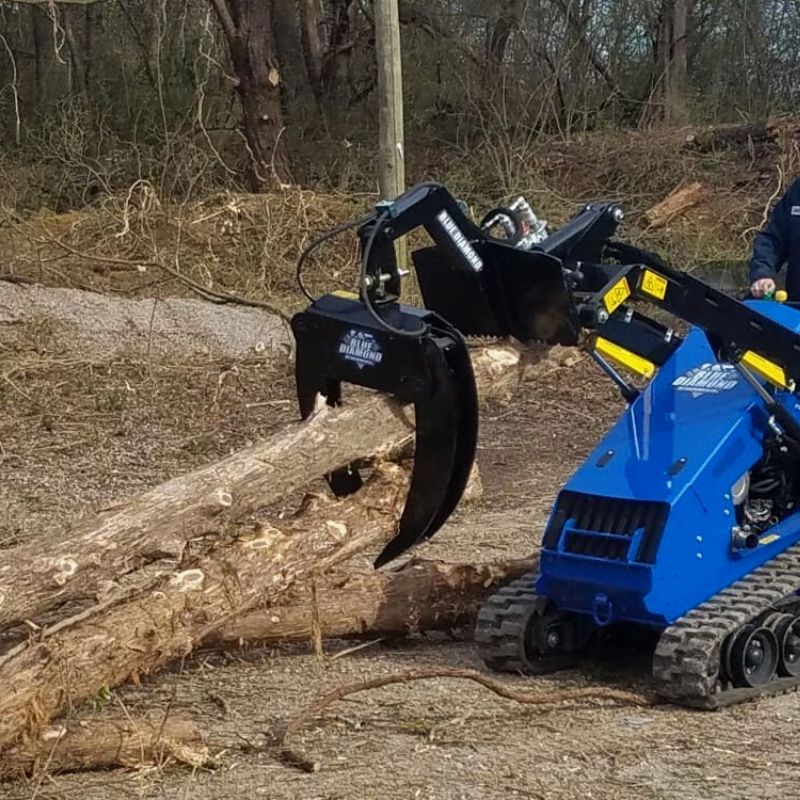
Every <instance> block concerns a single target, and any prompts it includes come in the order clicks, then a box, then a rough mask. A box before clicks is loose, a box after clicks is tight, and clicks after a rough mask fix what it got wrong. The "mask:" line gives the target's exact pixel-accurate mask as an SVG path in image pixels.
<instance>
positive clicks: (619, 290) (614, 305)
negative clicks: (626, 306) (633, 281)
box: [603, 278, 631, 314]
mask: <svg viewBox="0 0 800 800" xmlns="http://www.w3.org/2000/svg"><path fill="white" fill-rule="evenodd" d="M630 296H631V287H630V286H628V279H627V278H620V279H619V280H618V281H617V282H616V283H615V284H614V285H613V286H612V287H611V288H610V289H609V290H608V291H607V292H606V293H605V295H604V296H603V304H604V305H605V307H606V308H607V309H608V313H609V314H613V313H614V312H615V311H616V310H617V309H618V308H619V307H620V306H621V305H622V304H623V303H624V302H625V301H626V300H627V299H628V298H629V297H630Z"/></svg>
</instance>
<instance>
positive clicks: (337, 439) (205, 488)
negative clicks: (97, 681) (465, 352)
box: [0, 345, 522, 630]
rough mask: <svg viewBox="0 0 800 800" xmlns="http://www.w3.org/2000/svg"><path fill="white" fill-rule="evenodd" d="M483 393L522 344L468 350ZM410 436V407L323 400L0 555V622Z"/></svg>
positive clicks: (84, 589)
mask: <svg viewBox="0 0 800 800" xmlns="http://www.w3.org/2000/svg"><path fill="white" fill-rule="evenodd" d="M473 365H474V368H475V372H476V378H477V380H478V384H479V390H480V391H481V394H482V396H483V397H484V398H486V397H498V396H504V395H506V394H507V393H508V392H509V391H510V388H511V387H512V386H513V385H515V384H516V382H517V381H518V380H519V379H520V376H521V372H522V370H521V354H520V350H519V349H517V348H515V347H513V346H511V345H496V346H492V347H486V348H482V349H479V350H476V351H475V353H474V355H473ZM412 439H413V423H412V421H411V412H410V410H406V409H404V408H403V407H401V406H400V405H398V404H397V403H395V402H394V401H392V400H391V399H389V398H387V397H385V396H382V395H376V394H369V395H368V396H367V397H366V399H365V400H363V401H362V402H354V403H352V404H350V405H347V406H343V407H340V408H336V409H333V408H327V407H323V408H322V409H320V410H319V412H318V413H316V414H315V415H313V416H312V418H310V419H309V420H307V421H306V422H304V423H297V424H294V425H290V426H287V428H286V429H284V430H283V431H282V432H281V433H279V434H277V435H276V436H274V437H272V438H270V439H268V440H267V441H264V442H261V443H259V444H257V445H254V446H252V447H249V448H246V449H244V450H241V451H239V452H238V453H235V454H234V455H232V456H230V457H229V458H227V459H224V460H222V461H219V462H216V463H214V464H211V465H209V466H207V467H204V468H202V469H199V470H196V471H195V472H192V473H190V474H188V475H184V476H181V477H178V478H174V479H172V480H170V481H167V482H166V483H164V484H161V485H160V486H158V487H156V488H155V489H151V490H150V491H148V492H145V493H144V494H142V495H139V496H138V497H135V498H133V499H131V500H128V501H124V502H121V503H120V504H119V505H117V506H115V507H113V508H112V509H109V510H108V511H106V512H105V513H103V514H101V515H100V516H98V517H95V518H92V519H90V520H85V521H80V522H78V523H77V524H76V525H75V527H74V528H73V529H72V530H71V531H69V532H68V533H67V534H66V535H64V536H50V537H48V538H47V540H46V541H39V540H37V541H35V542H31V543H28V544H24V545H21V546H19V547H15V548H10V549H7V550H4V551H3V552H2V554H0V630H2V629H7V628H9V627H11V626H13V625H15V624H18V623H20V622H22V621H25V620H33V621H35V620H36V619H37V617H39V616H40V615H41V614H43V613H44V612H47V611H49V610H52V609H53V608H55V607H57V606H58V605H60V604H62V603H64V602H66V601H71V600H85V599H87V598H95V597H97V596H98V595H99V594H100V592H101V590H102V588H103V587H104V586H108V585H112V586H113V585H114V582H115V581H117V580H118V579H119V578H120V577H121V576H124V575H125V574H127V573H129V572H131V571H133V570H135V569H137V568H138V567H140V566H142V565H143V564H145V563H148V562H151V561H155V560H157V559H160V558H164V557H172V558H176V559H180V558H181V556H182V554H183V552H184V549H185V547H186V544H187V542H188V541H189V540H192V539H196V538H198V537H204V536H206V537H208V536H216V537H219V536H220V535H221V533H222V532H224V531H225V530H226V528H228V527H229V526H230V525H232V524H233V523H237V522H240V521H241V520H243V519H245V518H246V517H247V516H248V515H250V514H252V513H253V512H255V511H257V510H258V509H261V508H264V507H267V506H269V505H271V504H273V503H276V502H278V501H280V500H281V499H282V498H284V497H286V496H288V495H289V494H291V493H292V492H293V491H296V490H298V489H301V488H302V487H304V486H306V485H308V484H309V483H310V482H312V481H313V480H315V479H317V478H319V477H321V476H323V475H325V474H326V473H328V472H330V471H331V470H333V469H336V468H337V467H341V466H343V465H345V464H348V463H350V462H352V461H354V460H357V459H360V458H366V457H371V458H375V459H377V460H380V459H381V458H385V457H387V455H388V454H390V453H393V452H397V451H399V450H402V449H403V448H404V447H407V445H408V444H409V442H411V441H412Z"/></svg>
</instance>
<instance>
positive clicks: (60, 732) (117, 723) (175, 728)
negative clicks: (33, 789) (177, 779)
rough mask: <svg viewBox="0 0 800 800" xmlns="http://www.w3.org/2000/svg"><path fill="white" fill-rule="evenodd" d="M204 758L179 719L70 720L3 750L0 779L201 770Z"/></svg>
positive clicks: (190, 726) (200, 743)
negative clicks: (171, 766)
mask: <svg viewBox="0 0 800 800" xmlns="http://www.w3.org/2000/svg"><path fill="white" fill-rule="evenodd" d="M208 759H209V754H208V748H207V747H206V744H205V742H204V740H203V734H202V733H201V732H200V729H199V728H198V727H197V725H196V724H195V723H194V722H193V721H192V720H190V719H186V718H183V717H178V716H169V717H167V718H166V719H164V718H163V717H140V718H134V717H126V718H118V719H88V720H71V721H69V722H65V723H63V724H60V725H48V726H47V727H46V728H44V729H43V730H42V731H41V732H40V733H39V735H38V736H37V737H34V738H32V739H29V740H28V741H25V742H21V743H20V744H19V745H17V746H15V747H13V748H10V749H8V750H6V751H5V752H4V753H3V756H2V759H0V777H2V778H20V777H23V776H30V775H33V774H38V773H45V774H54V773H58V772H77V771H79V770H97V769H110V768H112V767H129V768H134V769H137V768H141V767H146V766H163V765H164V764H167V763H169V762H178V763H180V764H186V765H188V766H192V767H201V766H203V765H204V764H206V763H207V762H208Z"/></svg>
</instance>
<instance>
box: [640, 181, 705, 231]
mask: <svg viewBox="0 0 800 800" xmlns="http://www.w3.org/2000/svg"><path fill="white" fill-rule="evenodd" d="M707 196H708V192H707V190H706V188H705V187H704V186H703V185H702V184H701V183H691V184H689V185H688V186H683V187H680V188H678V189H675V190H674V191H673V192H670V194H669V195H668V196H667V197H665V198H664V199H663V200H662V201H661V202H660V203H656V205H654V206H653V207H652V208H649V209H647V211H645V212H644V216H645V219H646V220H647V222H648V224H649V225H650V227H651V228H660V227H662V226H663V225H666V224H667V223H668V222H671V221H672V220H673V219H675V217H677V216H679V215H680V214H682V213H683V212H684V211H687V210H688V209H690V208H692V206H696V205H697V204H698V203H701V202H702V201H703V200H704V199H705V198H706V197H707Z"/></svg>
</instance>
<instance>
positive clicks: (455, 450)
mask: <svg viewBox="0 0 800 800" xmlns="http://www.w3.org/2000/svg"><path fill="white" fill-rule="evenodd" d="M379 313H380V315H381V318H382V319H383V320H385V322H388V323H389V324H390V325H391V326H392V327H394V328H395V329H400V330H404V331H406V332H408V333H409V334H413V333H414V332H416V333H418V334H419V335H417V336H411V335H406V336H401V335H398V334H395V333H392V332H391V331H390V330H388V329H387V328H386V327H385V326H383V325H381V323H380V322H379V321H378V320H376V319H375V318H374V317H373V315H372V314H371V313H370V312H369V310H368V309H367V307H366V306H365V305H364V303H363V302H361V300H360V299H359V298H358V297H357V296H355V295H344V294H328V295H324V296H323V297H321V298H319V299H318V300H315V301H314V302H313V303H312V304H311V305H310V306H309V308H307V309H306V310H305V311H303V312H301V313H299V314H297V315H296V316H295V317H294V318H293V319H292V330H293V332H294V335H295V339H296V343H297V361H296V380H297V392H298V400H299V403H300V412H301V415H302V417H303V419H305V418H306V417H308V416H309V414H310V413H311V412H312V411H313V409H314V406H315V403H316V398H317V396H318V395H320V394H321V395H323V396H324V397H325V398H326V401H327V402H328V404H330V405H338V404H339V403H340V401H341V392H342V388H341V387H342V384H343V383H351V384H355V385H358V386H363V387H366V388H368V389H374V390H377V391H379V392H384V393H387V394H389V395H391V396H393V397H395V398H397V399H398V400H399V401H401V402H404V403H413V404H414V412H415V418H416V446H415V452H414V467H413V471H412V475H411V486H410V489H409V494H408V497H407V499H406V505H405V508H404V510H403V514H402V517H401V519H400V523H399V526H398V530H397V533H396V534H395V536H394V538H393V539H392V540H391V541H390V542H389V543H388V544H387V545H386V547H385V548H384V550H383V551H382V552H381V554H380V555H379V556H378V559H377V560H376V562H375V565H376V566H381V565H383V564H386V563H388V562H389V561H391V560H393V559H395V558H397V557H398V556H399V555H401V554H402V553H403V552H405V551H406V550H408V549H410V548H412V547H414V546H415V545H417V544H419V543H421V542H422V541H424V540H426V539H428V538H430V537H431V536H432V535H433V534H434V533H436V531H437V530H438V529H439V528H440V527H441V526H442V525H443V524H444V522H445V521H446V520H447V518H448V516H449V515H450V514H451V513H452V512H453V510H454V509H455V507H456V506H457V505H458V502H459V500H460V499H461V496H462V494H463V492H464V489H465V488H466V485H467V480H468V478H469V474H470V470H471V468H472V464H473V462H474V460H475V451H476V447H477V436H478V401H477V392H476V387H475V377H474V375H473V371H472V364H471V361H470V358H469V353H468V352H467V347H466V344H465V342H464V339H463V337H462V335H461V334H460V333H459V332H458V331H457V330H456V329H455V328H453V327H452V326H451V325H450V324H448V323H447V322H445V321H444V320H443V319H442V318H440V317H439V316H437V315H436V314H432V313H431V312H429V311H426V310H424V309H418V308H413V307H410V306H404V305H400V304H396V303H395V304H391V305H390V306H384V307H382V308H381V310H380V312H379ZM328 482H329V484H330V486H331V488H332V490H333V491H334V493H336V494H337V495H339V496H341V495H347V494H351V493H352V492H354V491H357V490H358V489H359V488H360V486H361V477H360V475H359V473H358V470H357V469H356V468H355V467H354V466H352V465H350V466H345V467H343V468H341V469H339V470H337V471H335V472H334V473H332V474H331V475H329V476H328Z"/></svg>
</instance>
